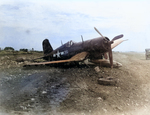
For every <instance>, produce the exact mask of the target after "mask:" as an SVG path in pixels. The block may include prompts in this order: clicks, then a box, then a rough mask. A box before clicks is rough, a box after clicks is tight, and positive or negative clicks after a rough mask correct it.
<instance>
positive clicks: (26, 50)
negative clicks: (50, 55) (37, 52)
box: [20, 49, 28, 52]
mask: <svg viewBox="0 0 150 115" xmlns="http://www.w3.org/2000/svg"><path fill="white" fill-rule="evenodd" d="M20 51H23V52H28V49H20Z"/></svg>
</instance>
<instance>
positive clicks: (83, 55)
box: [23, 52, 88, 67]
mask: <svg viewBox="0 0 150 115" xmlns="http://www.w3.org/2000/svg"><path fill="white" fill-rule="evenodd" d="M87 56H88V52H81V53H78V54H76V55H74V56H73V57H71V58H70V59H67V60H58V61H49V62H40V63H30V64H26V65H24V66H23V67H26V66H32V65H47V64H56V63H65V62H73V61H83V60H84V59H85V58H86V57H87Z"/></svg>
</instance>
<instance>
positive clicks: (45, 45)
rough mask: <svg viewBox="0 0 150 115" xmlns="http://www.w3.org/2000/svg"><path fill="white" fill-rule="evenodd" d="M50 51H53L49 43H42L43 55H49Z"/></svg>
mask: <svg viewBox="0 0 150 115" xmlns="http://www.w3.org/2000/svg"><path fill="white" fill-rule="evenodd" d="M52 51H53V48H52V46H51V44H50V43H49V40H48V39H45V40H44V41H43V52H44V55H46V54H49V53H51V52H52Z"/></svg>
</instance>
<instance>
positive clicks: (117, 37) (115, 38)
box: [112, 34, 123, 41]
mask: <svg viewBox="0 0 150 115" xmlns="http://www.w3.org/2000/svg"><path fill="white" fill-rule="evenodd" d="M122 37H123V34H121V35H118V36H115V37H114V38H113V39H112V41H114V40H117V39H120V38H122Z"/></svg>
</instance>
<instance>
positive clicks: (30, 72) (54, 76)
mask: <svg viewBox="0 0 150 115" xmlns="http://www.w3.org/2000/svg"><path fill="white" fill-rule="evenodd" d="M114 60H116V61H118V62H120V63H122V64H123V67H121V68H119V69H117V68H114V69H113V70H111V69H110V68H105V67H100V72H99V73H97V72H95V70H94V68H95V66H91V67H86V66H82V67H80V68H78V67H72V68H54V67H37V68H27V69H22V68H20V67H17V68H9V69H8V70H7V69H4V68H2V67H1V68H2V69H1V78H0V83H1V90H0V98H1V100H0V107H1V110H0V114H6V115H7V114H15V115H35V114H39V115H40V114H45V115H51V114H60V115H61V114H65V115H75V114H77V115H78V114H79V115H82V114H89V115H93V114H95V115H135V114H136V115H149V113H150V103H149V101H150V96H149V95H150V88H149V87H150V83H149V79H150V78H149V77H150V72H149V64H150V60H145V55H144V53H133V52H132V53H119V52H114ZM2 70H3V71H2ZM108 76H111V77H113V78H115V79H117V80H118V82H117V84H116V85H115V86H104V85H99V84H98V83H97V80H98V79H99V78H100V77H104V78H105V77H108Z"/></svg>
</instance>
